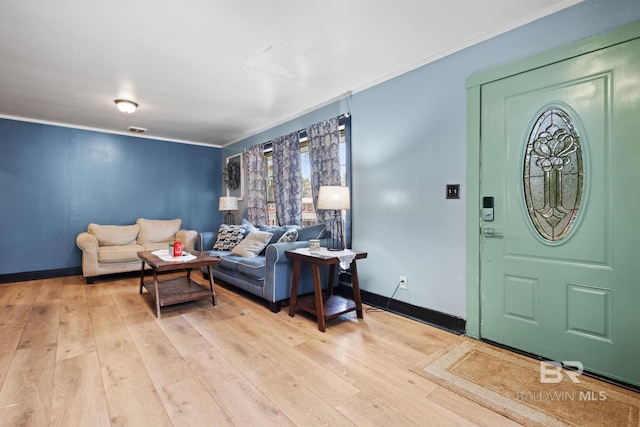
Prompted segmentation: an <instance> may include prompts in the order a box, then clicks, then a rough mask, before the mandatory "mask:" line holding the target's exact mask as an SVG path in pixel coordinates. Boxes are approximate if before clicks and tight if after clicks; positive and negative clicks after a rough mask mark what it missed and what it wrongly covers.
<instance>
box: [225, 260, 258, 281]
mask: <svg viewBox="0 0 640 427" xmlns="http://www.w3.org/2000/svg"><path fill="white" fill-rule="evenodd" d="M226 261H227V263H232V264H235V267H236V270H237V271H238V273H242V274H244V275H245V276H247V277H250V278H252V279H255V280H262V279H264V275H265V270H266V268H265V266H264V265H265V257H263V256H256V257H253V258H243V257H239V256H234V255H230V256H228V257H226ZM220 265H222V263H220Z"/></svg>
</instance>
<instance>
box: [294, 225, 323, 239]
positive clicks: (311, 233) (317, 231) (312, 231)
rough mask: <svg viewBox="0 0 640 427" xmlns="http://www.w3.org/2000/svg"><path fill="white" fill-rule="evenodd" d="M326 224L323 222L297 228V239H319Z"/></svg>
mask: <svg viewBox="0 0 640 427" xmlns="http://www.w3.org/2000/svg"><path fill="white" fill-rule="evenodd" d="M325 228H326V226H325V225H324V224H314V225H307V226H305V227H300V228H298V240H299V241H302V240H310V239H320V238H322V237H323V234H324V230H325Z"/></svg>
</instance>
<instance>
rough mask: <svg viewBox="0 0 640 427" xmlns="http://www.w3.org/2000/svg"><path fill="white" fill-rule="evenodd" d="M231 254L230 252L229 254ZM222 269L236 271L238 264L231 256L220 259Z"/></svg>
mask: <svg viewBox="0 0 640 427" xmlns="http://www.w3.org/2000/svg"><path fill="white" fill-rule="evenodd" d="M227 253H229V252H227ZM218 265H219V266H220V267H221V268H224V269H225V270H229V271H236V267H237V265H238V264H237V262H236V260H235V259H234V257H231V256H229V255H227V256H224V257H221V258H220V264H218Z"/></svg>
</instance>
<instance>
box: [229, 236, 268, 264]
mask: <svg viewBox="0 0 640 427" xmlns="http://www.w3.org/2000/svg"><path fill="white" fill-rule="evenodd" d="M271 237H273V233H267V232H266V231H252V232H251V233H249V234H248V235H247V237H245V238H244V239H242V241H241V242H240V243H238V244H237V245H236V246H235V247H234V248H233V249H232V250H231V255H235V256H241V257H243V258H253V257H256V256H258V254H259V253H260V252H261V251H262V250H263V249H264V248H266V247H267V245H268V244H269V240H271Z"/></svg>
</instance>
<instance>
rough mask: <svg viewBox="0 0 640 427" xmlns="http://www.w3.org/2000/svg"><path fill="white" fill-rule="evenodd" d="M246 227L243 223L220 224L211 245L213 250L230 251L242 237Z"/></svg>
mask: <svg viewBox="0 0 640 427" xmlns="http://www.w3.org/2000/svg"><path fill="white" fill-rule="evenodd" d="M246 232H247V228H246V227H245V226H244V225H227V224H222V225H221V226H220V228H218V238H217V239H216V243H214V245H213V250H214V251H230V250H231V249H233V248H234V247H235V246H236V245H237V244H238V243H240V241H241V240H242V239H243V238H244V236H245V234H246Z"/></svg>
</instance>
